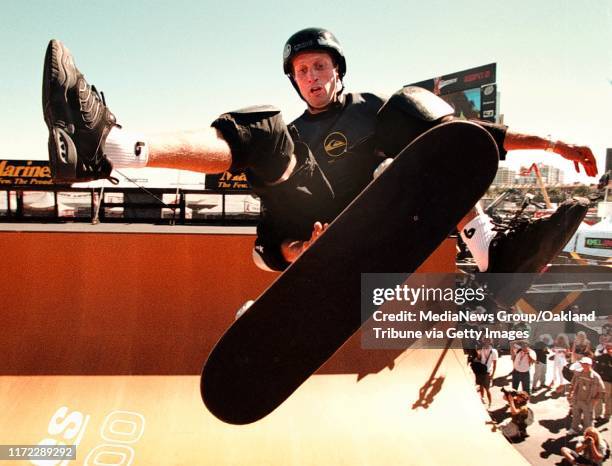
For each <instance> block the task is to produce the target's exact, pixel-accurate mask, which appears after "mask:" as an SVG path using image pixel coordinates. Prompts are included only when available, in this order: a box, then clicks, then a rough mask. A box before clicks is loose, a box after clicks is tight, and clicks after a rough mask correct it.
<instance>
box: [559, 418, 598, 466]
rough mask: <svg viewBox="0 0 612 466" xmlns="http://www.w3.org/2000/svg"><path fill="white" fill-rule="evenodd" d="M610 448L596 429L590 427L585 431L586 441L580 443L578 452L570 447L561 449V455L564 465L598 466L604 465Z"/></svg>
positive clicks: (577, 447)
mask: <svg viewBox="0 0 612 466" xmlns="http://www.w3.org/2000/svg"><path fill="white" fill-rule="evenodd" d="M608 448H609V447H608V446H607V445H606V442H605V441H604V440H603V439H602V438H601V436H600V434H599V432H598V431H597V429H595V428H594V427H588V428H587V429H586V430H585V431H584V439H583V440H582V442H580V443H578V445H577V446H576V450H572V449H571V448H568V447H563V448H561V454H562V455H563V458H564V459H565V461H566V463H564V464H567V463H569V464H588V465H592V466H598V465H601V464H603V462H604V460H605V458H606V456H607V450H608Z"/></svg>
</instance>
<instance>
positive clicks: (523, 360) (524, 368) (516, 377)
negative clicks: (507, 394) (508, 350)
mask: <svg viewBox="0 0 612 466" xmlns="http://www.w3.org/2000/svg"><path fill="white" fill-rule="evenodd" d="M512 361H513V369H512V388H513V389H514V390H518V388H519V385H522V388H523V390H524V391H525V392H527V394H529V393H530V389H531V384H530V373H529V370H530V369H531V365H532V364H533V363H534V362H535V361H536V354H535V352H534V351H533V350H532V349H531V348H529V344H528V343H527V342H526V341H523V342H521V343H515V344H513V345H512Z"/></svg>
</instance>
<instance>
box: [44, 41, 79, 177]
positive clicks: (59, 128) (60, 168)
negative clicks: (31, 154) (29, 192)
mask: <svg viewBox="0 0 612 466" xmlns="http://www.w3.org/2000/svg"><path fill="white" fill-rule="evenodd" d="M75 69H76V67H75V65H74V61H73V59H72V55H71V54H70V51H69V50H68V49H67V48H65V47H64V46H63V44H62V43H61V42H59V41H57V40H52V41H50V42H49V46H48V47H47V52H46V54H45V62H44V68H43V86H42V104H43V114H44V118H45V123H46V124H47V127H48V128H49V141H48V150H49V163H50V167H51V176H52V177H53V179H54V180H56V181H78V180H77V176H76V171H77V170H76V167H77V151H76V147H75V145H74V142H73V141H72V138H71V136H70V134H69V131H70V128H71V127H72V128H74V126H73V123H72V117H71V111H70V107H69V106H68V96H67V93H68V89H70V88H71V87H74V86H76V83H77V73H76V72H75ZM52 87H57V88H63V89H64V95H63V99H62V102H61V104H63V105H62V106H61V111H62V112H63V115H64V116H65V118H63V119H65V120H66V121H64V122H63V124H61V125H59V124H57V123H56V121H57V117H56V115H54V114H53V112H52V108H53V106H54V105H60V103H59V102H52V99H51V95H52V92H53V91H52Z"/></svg>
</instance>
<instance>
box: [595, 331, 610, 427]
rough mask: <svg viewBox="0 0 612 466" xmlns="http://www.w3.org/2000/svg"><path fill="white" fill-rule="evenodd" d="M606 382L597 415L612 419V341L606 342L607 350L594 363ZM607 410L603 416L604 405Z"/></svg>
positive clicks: (596, 410)
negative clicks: (611, 416) (611, 417)
mask: <svg viewBox="0 0 612 466" xmlns="http://www.w3.org/2000/svg"><path fill="white" fill-rule="evenodd" d="M594 366H595V367H594V369H595V372H597V373H598V374H599V375H600V376H601V379H602V380H603V384H604V394H603V396H602V397H601V398H600V399H599V400H598V401H597V404H596V405H595V417H596V418H598V419H610V415H611V414H612V342H609V343H607V344H606V352H605V353H603V354H601V355H599V356H597V357H596V358H595V365H594ZM604 405H605V408H606V410H605V412H604V414H603V416H602V411H603V407H604Z"/></svg>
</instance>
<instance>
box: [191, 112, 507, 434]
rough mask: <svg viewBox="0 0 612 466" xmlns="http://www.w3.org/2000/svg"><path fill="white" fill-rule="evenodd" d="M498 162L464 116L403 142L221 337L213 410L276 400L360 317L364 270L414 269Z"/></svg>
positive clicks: (212, 381)
mask: <svg viewBox="0 0 612 466" xmlns="http://www.w3.org/2000/svg"><path fill="white" fill-rule="evenodd" d="M497 162H498V152H497V147H496V145H495V143H494V141H493V138H492V137H491V136H490V135H489V134H488V133H487V132H486V131H485V130H484V129H482V128H481V127H480V126H478V125H476V124H474V123H469V122H464V121H458V122H450V123H445V124H442V125H439V126H437V127H435V128H433V129H431V130H429V131H427V132H426V133H424V134H423V135H421V136H420V137H419V138H417V139H416V140H414V141H413V142H412V143H411V144H410V145H409V146H407V147H406V148H405V149H404V150H403V151H402V152H401V153H400V154H399V155H398V156H397V157H396V159H395V160H394V161H393V163H392V164H391V165H390V166H389V167H388V168H387V170H385V171H384V172H383V173H382V174H381V175H380V176H379V177H378V178H377V179H376V180H374V181H373V182H372V183H370V184H369V185H368V186H367V187H366V188H365V189H364V191H363V192H362V193H361V194H360V195H359V196H358V197H357V198H356V199H355V200H354V201H353V202H352V203H351V204H350V205H349V206H348V207H347V208H346V209H345V210H344V211H343V212H342V213H341V214H340V215H339V216H338V218H336V220H335V221H334V222H333V223H331V224H330V226H329V228H328V229H327V230H326V231H325V233H324V234H323V235H322V236H321V237H320V238H319V239H318V240H317V241H316V242H315V243H314V244H313V245H312V246H311V247H310V248H309V249H308V250H307V251H305V252H304V253H303V254H302V255H301V256H300V257H299V258H298V260H296V261H295V262H294V263H293V264H291V266H290V267H288V268H287V270H286V271H285V272H284V273H283V274H282V275H280V276H279V277H278V278H277V279H276V280H275V281H274V283H272V285H270V287H269V288H268V289H267V290H266V291H265V292H264V293H263V294H262V295H261V296H259V298H258V299H257V300H256V301H255V303H254V304H253V305H252V306H251V307H250V308H249V309H248V310H247V311H246V312H245V313H244V314H243V315H242V316H241V317H240V318H239V319H238V320H237V321H236V322H234V324H233V325H232V326H231V327H230V328H229V329H228V330H227V332H226V333H225V334H224V335H223V336H222V337H221V339H220V340H219V342H218V343H217V345H216V346H215V347H214V348H213V350H212V352H211V354H210V356H209V357H208V360H207V361H206V363H205V365H204V369H203V371H202V379H201V386H200V389H201V394H202V399H203V400H204V403H205V405H206V406H207V408H208V409H209V410H210V412H211V413H213V414H214V415H215V416H216V417H218V418H219V419H221V420H222V421H225V422H228V423H231V424H248V423H250V422H254V421H257V420H259V419H261V418H263V417H264V416H266V415H267V414H269V413H271V412H272V411H273V410H274V409H276V408H277V407H278V406H279V405H280V404H281V403H282V402H283V401H284V400H286V399H287V398H288V397H289V396H290V395H291V394H292V393H293V392H294V391H295V390H296V389H297V388H298V387H299V386H300V385H301V384H302V383H303V382H304V381H305V380H306V379H308V378H309V377H310V375H312V374H313V373H314V372H315V371H316V370H317V369H318V368H319V367H320V366H321V365H322V364H323V363H324V362H325V361H326V360H327V359H328V358H330V357H331V356H332V355H333V354H334V353H335V352H336V351H337V350H338V349H339V348H340V347H341V346H342V345H343V343H344V342H345V341H346V340H347V339H348V338H349V337H350V336H351V335H352V334H353V333H354V332H355V331H357V329H359V327H360V326H361V324H362V316H361V311H360V279H361V273H362V272H370V273H407V275H406V276H408V274H409V273H411V272H414V271H415V270H416V269H417V268H418V267H419V265H421V263H423V262H424V261H425V260H426V259H427V258H428V257H429V255H430V254H431V253H432V252H433V251H434V250H435V249H436V248H437V247H438V245H439V244H440V243H441V242H442V241H443V240H444V239H445V238H446V236H447V235H448V234H449V233H450V232H451V231H452V230H453V229H454V228H455V226H456V225H457V223H458V222H459V221H460V220H461V218H463V216H464V215H465V214H466V213H467V212H468V211H469V210H470V209H471V208H472V207H473V206H474V204H476V202H477V201H478V200H479V199H480V197H481V196H482V195H483V194H484V193H485V191H486V189H487V188H488V186H489V185H490V183H491V182H492V181H493V178H494V176H495V173H496V170H497ZM228 312H230V313H233V312H235V310H234V309H228Z"/></svg>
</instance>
